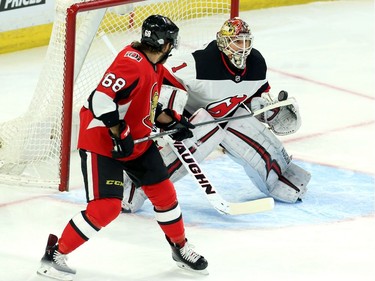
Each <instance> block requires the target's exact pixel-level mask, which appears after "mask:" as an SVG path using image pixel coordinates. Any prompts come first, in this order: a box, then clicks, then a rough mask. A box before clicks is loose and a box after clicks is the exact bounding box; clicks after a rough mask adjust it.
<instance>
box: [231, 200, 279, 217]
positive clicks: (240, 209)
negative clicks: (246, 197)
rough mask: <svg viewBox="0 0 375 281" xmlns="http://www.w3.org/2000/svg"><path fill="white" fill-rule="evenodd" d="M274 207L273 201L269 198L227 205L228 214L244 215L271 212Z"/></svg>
mask: <svg viewBox="0 0 375 281" xmlns="http://www.w3.org/2000/svg"><path fill="white" fill-rule="evenodd" d="M274 206H275V201H274V200H273V198H271V197H267V198H261V199H256V200H251V201H247V202H241V203H231V204H230V205H229V210H228V214H230V215H244V214H254V213H260V212H266V211H271V210H272V209H273V207H274Z"/></svg>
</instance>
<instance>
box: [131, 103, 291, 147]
mask: <svg viewBox="0 0 375 281" xmlns="http://www.w3.org/2000/svg"><path fill="white" fill-rule="evenodd" d="M293 100H294V98H289V99H286V100H282V101H279V102H276V103H273V104H270V105H268V106H265V107H263V108H261V109H259V110H255V111H254V112H252V113H249V114H245V115H240V116H234V117H223V118H218V119H215V120H210V121H206V122H201V123H198V124H194V126H195V127H200V126H205V125H209V124H214V123H215V124H220V123H225V122H228V121H231V120H237V119H244V118H250V117H253V116H257V115H259V114H262V113H264V112H266V111H268V110H272V109H275V108H278V107H282V106H287V105H291V104H293ZM177 131H178V129H173V130H169V131H164V132H160V133H157V134H154V135H150V136H147V137H144V138H141V139H137V140H134V143H140V142H144V141H148V140H153V139H156V138H160V137H163V136H166V135H171V134H174V133H176V132H177Z"/></svg>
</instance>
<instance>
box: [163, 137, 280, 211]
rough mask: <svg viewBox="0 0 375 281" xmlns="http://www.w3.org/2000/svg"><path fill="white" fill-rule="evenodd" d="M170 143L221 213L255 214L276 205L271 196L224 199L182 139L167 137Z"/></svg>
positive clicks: (211, 202)
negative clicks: (242, 199) (249, 198)
mask: <svg viewBox="0 0 375 281" xmlns="http://www.w3.org/2000/svg"><path fill="white" fill-rule="evenodd" d="M167 141H168V143H169V144H170V145H171V148H172V150H173V152H175V153H176V155H177V157H178V158H179V159H180V161H181V163H182V164H183V165H184V167H185V169H186V170H187V171H188V172H189V174H190V175H192V177H193V178H194V180H195V182H196V183H197V185H198V186H199V189H200V190H202V191H203V192H204V194H205V195H206V197H207V199H208V201H209V202H210V204H211V205H212V206H213V207H214V208H215V209H216V210H217V211H218V212H219V213H221V214H227V215H241V214H253V213H259V212H264V211H269V210H272V209H273V207H274V200H273V198H271V197H267V198H261V199H254V200H250V201H246V202H239V203H233V202H228V201H226V200H225V199H223V198H222V197H221V196H220V194H219V193H218V192H217V191H216V189H215V188H214V186H213V185H212V183H211V182H210V181H209V180H208V178H207V177H206V176H205V174H204V173H203V171H202V169H201V167H199V165H198V162H197V161H196V160H195V158H194V156H193V154H192V153H191V152H190V150H189V149H188V148H187V147H186V146H185V144H184V143H183V142H181V141H173V140H172V139H171V138H169V137H168V138H167Z"/></svg>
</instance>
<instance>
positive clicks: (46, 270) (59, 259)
mask: <svg viewBox="0 0 375 281" xmlns="http://www.w3.org/2000/svg"><path fill="white" fill-rule="evenodd" d="M57 240H58V239H57V237H56V236H55V235H53V234H50V235H49V237H48V242H47V246H46V251H45V253H44V256H43V257H42V259H41V261H40V263H41V265H40V268H39V269H38V270H37V273H38V274H40V275H43V276H47V277H50V278H53V279H57V280H73V274H76V271H75V270H74V269H72V268H70V267H69V266H68V265H67V264H66V260H67V256H66V255H64V254H61V253H60V252H59V251H58V245H57Z"/></svg>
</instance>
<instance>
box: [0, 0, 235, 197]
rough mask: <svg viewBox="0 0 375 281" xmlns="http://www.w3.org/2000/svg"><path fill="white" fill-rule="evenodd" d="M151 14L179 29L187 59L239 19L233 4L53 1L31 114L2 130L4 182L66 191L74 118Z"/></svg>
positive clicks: (219, 0)
mask: <svg viewBox="0 0 375 281" xmlns="http://www.w3.org/2000/svg"><path fill="white" fill-rule="evenodd" d="M151 14H161V15H165V16H168V17H170V18H171V19H172V20H173V21H174V22H175V23H176V24H177V25H178V26H179V28H180V39H181V44H180V48H179V49H178V50H176V51H177V53H179V52H188V51H191V50H193V49H194V48H197V47H200V46H201V45H203V44H204V43H207V42H209V41H211V40H213V39H214V38H215V35H216V32H217V31H218V30H219V28H220V27H221V24H222V23H223V22H224V21H225V20H226V19H228V18H229V17H230V16H235V15H237V14H238V1H233V0H232V1H230V0H154V1H140V0H138V1H137V0H130V1H129V0H128V1H127V0H95V1H85V0H81V1H77V0H75V1H74V0H70V1H69V0H57V1H56V14H55V20H54V26H53V30H52V34H51V39H50V43H49V46H48V49H47V53H46V58H45V62H44V65H43V68H42V71H41V74H40V78H39V80H38V83H37V86H36V89H35V92H34V96H33V98H32V101H31V103H30V105H29V108H28V110H27V112H26V113H25V114H24V115H22V116H20V117H18V118H16V119H14V120H10V121H7V122H5V123H2V124H0V182H1V183H7V184H17V185H31V186H41V187H42V186H43V187H44V186H45V187H51V188H56V189H57V188H58V189H59V190H61V191H64V190H68V188H69V166H70V163H69V162H70V153H72V151H74V150H75V149H76V140H77V132H78V122H79V120H78V112H79V110H80V108H81V106H82V105H83V102H84V100H85V99H86V98H87V97H88V95H89V94H90V93H91V92H92V91H93V90H94V89H95V87H96V85H97V83H98V82H99V80H100V78H101V77H102V75H103V73H104V71H105V70H106V68H107V67H108V66H109V64H110V63H111V62H112V60H113V59H114V57H115V54H116V53H117V52H118V51H120V50H121V49H122V48H123V47H124V46H125V45H127V44H129V43H131V42H132V41H134V40H139V39H140V33H141V31H140V27H141V24H142V22H143V20H144V19H145V18H146V17H148V16H149V15H151ZM175 53H176V52H175Z"/></svg>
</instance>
